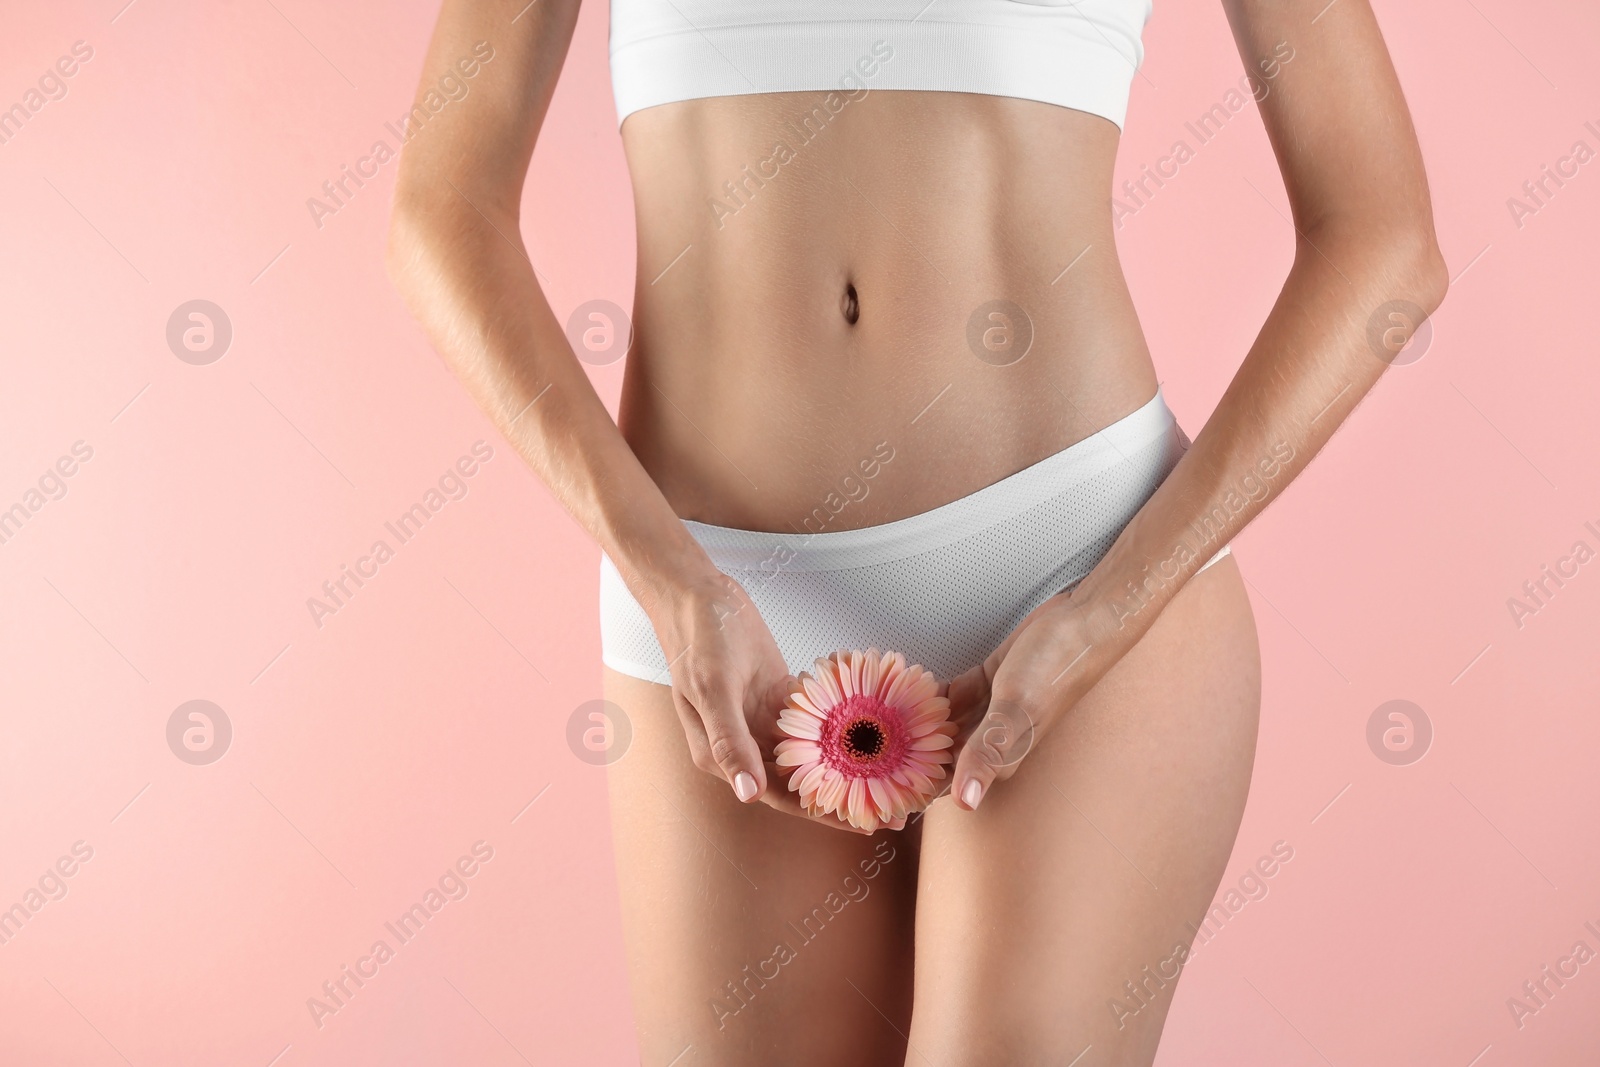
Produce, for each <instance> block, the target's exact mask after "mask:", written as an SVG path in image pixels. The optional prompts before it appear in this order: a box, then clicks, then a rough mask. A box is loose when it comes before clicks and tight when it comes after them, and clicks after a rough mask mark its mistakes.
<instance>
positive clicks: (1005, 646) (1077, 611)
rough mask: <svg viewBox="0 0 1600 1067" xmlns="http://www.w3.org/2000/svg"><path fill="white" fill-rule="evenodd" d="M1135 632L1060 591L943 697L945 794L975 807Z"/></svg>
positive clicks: (1103, 609)
mask: <svg viewBox="0 0 1600 1067" xmlns="http://www.w3.org/2000/svg"><path fill="white" fill-rule="evenodd" d="M1137 640H1138V632H1137V631H1135V630H1134V629H1133V628H1132V627H1124V626H1122V625H1121V624H1120V621H1119V620H1118V619H1117V618H1116V615H1115V613H1114V612H1113V611H1112V610H1111V609H1110V607H1109V605H1105V604H1100V603H1096V602H1094V601H1090V600H1087V599H1085V600H1074V599H1073V595H1072V594H1071V593H1059V594H1057V595H1056V596H1053V597H1051V598H1050V599H1049V600H1047V601H1045V602H1044V603H1043V604H1041V605H1039V607H1037V608H1035V609H1034V610H1033V611H1032V612H1030V613H1029V615H1028V617H1027V618H1025V619H1023V620H1022V622H1021V623H1019V624H1018V625H1017V628H1016V629H1015V630H1013V631H1011V634H1010V636H1008V637H1007V638H1006V639H1005V641H1004V642H1002V643H1001V645H1000V647H999V648H997V649H995V650H994V652H992V653H990V655H989V657H988V658H987V659H985V660H984V661H983V662H982V663H980V664H979V665H978V666H976V667H974V668H972V669H971V670H970V671H967V672H966V673H965V674H962V675H960V676H959V677H957V678H955V679H953V680H952V681H951V682H950V683H949V686H948V688H947V690H946V692H945V695H946V696H948V697H949V698H950V715H951V717H952V718H953V719H955V720H956V721H957V722H958V723H960V724H961V733H960V734H958V735H957V737H956V759H955V767H954V771H953V773H952V774H951V778H950V794H951V796H953V797H954V798H955V801H956V804H957V805H958V806H960V807H962V808H965V809H966V810H968V811H971V810H973V809H974V808H976V807H977V806H978V804H979V803H980V802H981V801H982V800H983V798H984V797H985V796H987V795H988V792H989V787H990V786H991V785H993V784H994V782H996V781H1004V780H1005V779H1007V778H1010V777H1011V776H1012V775H1013V774H1015V773H1016V770H1017V766H1018V764H1019V763H1020V762H1021V761H1022V758H1023V757H1024V756H1026V755H1027V754H1028V753H1029V752H1030V751H1032V749H1033V747H1034V745H1036V744H1038V742H1039V738H1041V737H1043V736H1044V735H1045V734H1046V733H1047V732H1048V731H1049V730H1050V729H1051V727H1053V726H1054V725H1055V724H1056V723H1057V722H1058V721H1060V719H1061V717H1062V716H1063V715H1065V714H1066V713H1067V712H1068V711H1069V710H1071V708H1072V706H1073V705H1074V704H1076V703H1077V702H1078V701H1079V700H1080V699H1082V698H1083V696H1084V694H1086V693H1088V692H1089V690H1090V689H1093V688H1094V686H1095V683H1096V682H1098V681H1099V680H1100V679H1101V678H1102V677H1103V676H1104V675H1105V673H1106V672H1107V671H1109V670H1110V669H1111V667H1112V665H1113V664H1115V663H1116V662H1117V661H1118V660H1119V659H1121V658H1122V656H1123V654H1124V653H1126V652H1127V651H1128V649H1130V648H1132V647H1133V645H1134V643H1135V642H1136V641H1137Z"/></svg>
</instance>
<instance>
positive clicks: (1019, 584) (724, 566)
mask: <svg viewBox="0 0 1600 1067" xmlns="http://www.w3.org/2000/svg"><path fill="white" fill-rule="evenodd" d="M1188 445H1189V441H1188V438H1187V437H1186V436H1185V435H1184V433H1183V431H1182V430H1181V429H1180V428H1179V427H1178V425H1177V422H1176V420H1175V419H1174V418H1173V415H1172V412H1171V410H1170V409H1169V408H1168V407H1167V405H1166V402H1165V400H1164V398H1163V397H1162V395H1161V392H1160V390H1159V389H1158V390H1157V391H1156V395H1155V396H1154V397H1152V398H1151V399H1150V401H1149V402H1147V403H1146V404H1145V405H1143V406H1142V407H1140V408H1139V409H1138V410H1136V411H1134V412H1133V413H1132V414H1130V415H1128V416H1126V417H1125V418H1122V419H1119V420H1118V421H1116V422H1114V423H1112V424H1111V425H1109V426H1107V427H1105V428H1104V429H1102V430H1100V431H1099V432H1098V433H1096V434H1094V435H1093V436H1091V437H1088V438H1086V439H1084V440H1082V441H1079V442H1077V443H1076V444H1073V445H1071V446H1069V447H1068V448H1065V449H1063V450H1062V451H1060V452H1057V453H1056V454H1054V455H1052V456H1049V457H1047V458H1045V459H1044V460H1041V461H1040V462H1038V463H1035V464H1033V465H1032V466H1030V467H1026V468H1024V469H1023V470H1021V471H1018V472H1017V473H1015V474H1013V475H1011V476H1009V477H1007V478H1003V479H1001V480H1000V481H998V482H995V483H994V484H992V485H989V486H986V487H985V488H983V489H980V490H978V491H977V492H975V493H972V494H970V495H968V496H965V497H962V498H960V499H958V500H955V501H952V502H950V503H948V504H945V505H943V506H941V507H937V508H934V509H932V510H930V511H926V512H923V513H921V514H918V515H913V516H910V517H909V518H905V519H900V520H898V521H895V522H890V523H885V524H882V525H879V526H870V527H865V528H860V529H851V530H841V531H836V532H829V533H817V534H812V533H792V534H791V533H765V532H757V531H750V530H738V529H733V528H730V527H723V526H712V525H708V524H705V523H698V522H693V521H686V522H685V526H686V527H687V528H688V530H689V532H690V533H691V535H692V536H694V538H695V540H696V541H698V542H699V543H700V545H701V546H702V547H703V548H704V549H705V550H706V553H707V555H708V556H709V557H710V559H711V561H712V563H713V564H714V565H715V566H716V567H717V568H718V569H719V570H721V571H723V572H724V573H726V574H728V575H729V576H731V577H732V578H734V579H735V580H736V581H738V582H739V583H740V585H742V586H743V587H744V589H745V591H746V592H747V593H748V594H749V596H750V599H751V602H752V603H753V604H754V605H755V607H756V608H757V610H759V611H760V613H761V617H762V619H763V620H764V621H765V622H766V624H767V626H768V628H769V629H770V630H771V631H772V635H773V637H774V639H775V640H776V641H777V644H778V649H779V651H780V652H781V653H782V654H783V657H784V660H785V662H786V663H787V664H788V666H789V669H790V670H791V671H793V672H799V671H801V670H804V669H807V668H809V667H810V666H811V664H812V661H813V660H815V659H816V658H817V657H819V656H824V655H827V654H828V653H829V652H832V651H835V650H837V649H841V648H867V647H874V646H875V647H878V648H881V649H886V650H888V649H893V650H895V651H898V652H901V653H903V654H904V655H905V656H906V657H907V658H908V659H909V660H910V661H911V662H913V663H920V664H921V665H923V666H924V667H927V668H928V669H929V670H931V671H933V672H934V673H935V674H936V675H937V676H939V677H941V678H951V677H954V676H955V675H957V674H959V673H961V672H962V671H965V670H967V669H968V668H970V667H972V666H974V665H976V664H977V663H979V662H981V661H982V660H983V659H984V658H985V657H986V656H987V655H988V654H989V653H990V652H991V651H993V649H994V648H995V647H996V646H998V645H999V644H1000V642H1001V641H1003V640H1004V639H1005V637H1006V635H1007V634H1009V633H1010V632H1011V630H1012V629H1013V628H1015V627H1016V625H1017V624H1018V623H1019V622H1021V621H1022V619H1023V618H1024V617H1025V616H1026V615H1027V614H1028V613H1029V612H1030V611H1032V610H1033V609H1034V608H1035V607H1037V606H1038V605H1039V604H1041V603H1043V602H1044V601H1045V600H1047V599H1049V598H1050V597H1051V596H1054V595H1055V594H1056V593H1058V592H1061V591H1062V590H1064V589H1068V588H1071V587H1072V586H1073V585H1075V584H1076V583H1077V582H1079V581H1080V580H1082V579H1083V577H1084V576H1085V575H1087V574H1088V573H1089V571H1090V570H1091V569H1092V568H1093V567H1094V565H1095V564H1096V563H1097V562H1099V560H1100V557H1101V556H1102V555H1104V554H1105V552H1106V551H1107V550H1108V549H1109V548H1110V547H1111V545H1112V543H1113V542H1114V541H1115V540H1116V538H1117V536H1118V534H1120V533H1121V531H1122V528H1123V527H1124V526H1125V525H1127V523H1128V521H1129V520H1131V519H1132V518H1133V516H1134V515H1135V514H1136V513H1137V512H1138V510H1139V508H1141V507H1142V506H1143V505H1144V502H1145V501H1146V500H1148V499H1149V497H1150V496H1151V494H1153V493H1154V492H1155V490H1156V489H1157V487H1159V486H1160V484H1161V482H1162V481H1163V480H1164V479H1165V478H1166V477H1167V475H1168V474H1169V473H1170V472H1171V470H1172V468H1173V467H1174V466H1176V465H1177V462H1178V460H1179V459H1180V458H1182V456H1183V453H1184V451H1185V450H1186V449H1187V448H1188ZM1219 547H1221V551H1220V552H1218V557H1220V556H1221V554H1222V553H1224V552H1226V551H1227V549H1226V547H1225V546H1219ZM1213 561H1214V560H1213ZM1208 565H1209V564H1208ZM600 626H601V646H602V654H603V659H604V661H605V663H606V665H607V666H609V667H611V668H612V669H614V670H617V671H620V672H622V673H624V674H627V675H630V676H632V677H636V678H643V679H645V680H647V681H654V682H659V683H661V684H670V675H669V671H668V664H667V662H666V658H665V657H664V656H663V654H662V651H661V646H660V644H659V643H658V642H657V640H656V637H655V632H654V629H653V628H652V626H651V624H650V620H649V618H648V616H647V615H646V614H645V612H644V610H643V609H642V608H641V607H640V606H639V604H638V603H637V602H636V601H635V600H634V598H633V597H632V595H631V594H630V593H629V592H628V590H627V588H626V586H625V585H624V584H623V582H622V580H621V577H620V576H619V574H618V572H617V570H616V568H615V567H614V566H613V565H612V563H611V561H610V560H609V559H608V558H606V557H605V556H604V554H602V556H601V563H600Z"/></svg>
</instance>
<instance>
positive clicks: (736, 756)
mask: <svg viewBox="0 0 1600 1067" xmlns="http://www.w3.org/2000/svg"><path fill="white" fill-rule="evenodd" d="M690 702H691V703H692V704H693V705H694V708H695V710H696V711H697V712H699V715H700V722H701V723H702V724H703V725H704V726H705V731H706V745H707V747H708V749H709V752H710V756H711V762H712V763H713V764H714V765H715V766H716V768H717V770H718V772H719V773H721V775H722V777H723V778H724V779H726V780H727V782H728V785H729V786H731V787H732V788H733V795H734V796H736V797H738V798H739V800H740V801H742V802H743V803H745V804H748V803H750V802H751V801H753V800H755V799H756V798H757V797H759V796H760V795H761V794H762V793H763V792H765V791H766V788H767V771H766V768H765V766H764V765H763V764H762V761H761V749H760V747H759V746H758V745H757V744H756V740H755V738H754V737H752V736H750V726H749V724H748V723H747V722H745V717H744V701H743V700H741V699H740V698H739V695H738V693H737V692H736V690H735V688H734V687H733V686H732V685H728V684H724V685H721V686H718V687H717V688H715V689H708V690H702V691H701V692H700V693H698V694H691V695H690Z"/></svg>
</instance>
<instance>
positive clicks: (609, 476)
mask: <svg viewBox="0 0 1600 1067" xmlns="http://www.w3.org/2000/svg"><path fill="white" fill-rule="evenodd" d="M577 16H578V0H540V2H539V3H535V4H529V3H528V0H445V3H444V4H443V7H442V10H441V12H440V15H439V21H438V24H437V26H436V27H435V29H434V35H433V40H432V42H431V44H430V45H429V48H428V55H427V60H426V63H425V66H424V70H423V77H422V82H421V87H420V88H419V90H418V93H417V103H418V105H419V106H421V107H422V108H423V111H422V112H421V113H422V114H424V115H427V114H429V112H428V110H427V103H428V95H429V93H430V92H431V91H432V90H433V88H434V87H435V86H437V85H439V83H440V79H441V78H442V77H446V76H450V75H452V74H453V75H454V76H455V78H456V83H458V84H460V85H465V86H466V87H467V92H466V95H465V96H462V97H459V98H456V99H453V100H452V101H451V102H450V104H449V105H448V106H447V107H444V108H442V109H439V110H438V113H437V114H435V115H432V117H430V118H428V119H427V121H426V122H425V124H423V125H422V127H421V129H420V130H418V131H417V132H416V134H415V135H414V137H413V138H412V139H411V140H410V141H408V142H407V143H406V145H405V149H404V151H403V153H402V156H401V161H400V168H399V175H398V177H397V180H396V187H395V195H394V213H393V218H392V221H391V225H390V231H389V248H388V257H387V265H388V270H389V275H390V277H391V279H392V280H393V281H394V284H395V286H396V288H397V289H399V291H400V293H401V295H402V296H403V297H404V299H405V301H406V303H407V305H408V306H409V307H410V308H411V310H412V312H413V314H415V315H416V316H417V318H418V319H419V320H420V321H421V323H422V325H423V327H424V329H425V330H426V331H427V333H428V335H429V337H430V338H431V339H432V341H433V343H434V346H435V347H436V348H437V349H438V351H439V352H440V353H441V354H442V355H443V356H444V358H445V360H446V362H447V363H448V364H449V365H450V368H451V369H452V370H453V371H454V372H455V374H456V375H457V377H459V378H460V379H461V381H462V382H463V383H464V384H465V385H466V387H467V389H468V391H469V392H470V393H471V394H472V396H473V398H474V399H475V400H476V401H477V402H478V404H479V405H480V406H481V407H482V408H483V410H484V411H485V412H487V413H488V415H489V417H490V418H491V419H493V420H494V423H495V425H496V426H497V427H499V429H500V432H501V433H503V434H504V435H505V436H506V438H507V440H509V441H510V442H511V443H512V445H513V446H514V447H515V448H516V449H517V451H518V452H520V453H521V454H522V456H523V458H524V459H525V460H527V462H528V464H529V465H530V466H531V467H533V469H534V470H535V471H536V472H537V473H538V475H539V477H540V478H542V479H543V480H544V483H545V484H546V485H547V486H549V488H550V490H551V492H553V493H554V494H555V496H556V498H557V499H558V500H559V501H560V502H561V504H562V505H563V506H564V507H565V508H566V509H567V511H568V512H570V513H571V514H572V516H573V517H574V518H575V519H576V520H577V521H578V522H579V523H580V524H581V525H582V526H583V528H584V529H585V530H587V531H588V532H589V534H590V535H591V536H592V537H593V538H594V539H595V540H596V541H597V542H599V544H600V547H601V548H602V549H604V551H605V552H606V554H607V555H608V556H610V557H611V560H612V562H614V563H615V564H616V566H617V570H618V572H619V573H620V574H621V575H622V578H623V580H624V581H625V582H626V583H627V586H628V588H629V590H630V591H631V592H632V593H633V595H634V597H635V598H636V599H637V600H638V601H639V603H640V604H641V605H642V606H643V607H644V608H645V610H646V612H647V613H649V615H650V618H651V621H652V622H653V623H654V624H655V627H656V632H657V635H658V636H659V637H660V638H661V640H662V644H663V646H664V647H665V649H666V652H667V656H668V659H669V660H672V661H674V662H673V663H672V674H673V679H674V683H675V684H674V686H673V691H674V698H675V699H674V703H675V704H676V705H677V706H678V711H679V715H680V717H681V718H682V719H683V722H684V727H685V730H686V732H687V733H688V737H689V747H690V750H691V752H692V753H693V754H694V757H695V763H696V765H697V766H699V767H700V768H701V769H702V770H706V771H708V772H711V773H713V774H718V775H720V776H721V777H723V778H725V779H726V780H727V781H728V783H729V784H730V785H731V786H733V787H734V790H735V792H736V793H737V794H738V795H739V797H740V799H742V800H745V801H750V800H753V799H755V797H756V796H758V795H760V794H762V793H763V792H765V790H766V782H767V775H766V771H765V769H764V766H763V763H762V756H761V750H760V749H759V748H758V746H757V744H756V742H755V740H754V739H753V738H752V736H751V732H750V728H749V719H750V718H752V717H754V715H755V713H756V711H757V710H758V709H759V708H761V707H763V706H765V705H768V704H770V705H772V706H776V704H777V703H781V702H782V699H783V692H784V679H785V678H786V677H787V674H788V671H787V668H786V667H785V666H784V664H783V660H782V658H781V656H779V654H778V651H777V646H776V643H775V642H773V640H772V637H771V635H770V633H768V632H767V631H766V628H765V625H764V624H763V623H762V622H761V621H760V618H759V615H758V614H757V613H756V612H755V611H754V610H750V611H736V610H735V611H732V612H731V615H730V607H729V605H732V606H733V607H735V608H737V607H743V606H744V604H745V602H744V600H743V596H744V594H743V590H742V589H740V588H739V587H738V585H737V584H736V583H734V582H733V581H732V580H731V579H728V578H726V577H725V576H724V575H722V574H721V573H720V572H719V571H717V570H716V568H715V567H714V566H713V565H712V564H711V561H710V560H709V559H708V558H707V557H706V554H705V552H704V551H703V550H702V549H701V548H700V546H699V545H698V544H697V543H696V542H695V541H694V539H693V538H692V537H690V536H689V534H688V531H687V530H686V529H685V527H684V525H683V523H682V521H681V520H680V519H679V518H678V517H677V516H676V515H675V514H674V513H673V511H672V509H671V507H670V506H669V505H668V504H667V501H666V500H665V498H664V497H663V496H662V494H661V491H660V490H659V489H658V488H657V487H656V485H655V483H654V482H653V481H652V480H651V478H650V476H649V475H648V474H647V473H646V472H645V470H644V468H643V467H642V466H640V464H639V461H638V459H637V458H636V457H635V456H634V454H633V452H632V450H631V449H630V448H629V447H628V445H627V442H625V441H624V440H623V438H622V435H621V434H620V433H619V432H618V430H617V427H616V424H615V423H614V422H613V421H612V419H611V416H610V414H609V413H608V412H607V411H606V409H605V406H604V405H603V404H602V403H601V402H600V399H599V397H598V396H597V395H596V394H595V391H594V389H593V387H592V386H591V385H590V383H589V380H588V377H587V376H586V375H585V374H584V371H583V368H582V367H581V366H580V365H579V363H578V360H577V358H576V357H575V356H574V354H573V352H572V349H571V346H570V345H569V344H568V342H567V338H566V336H565V333H564V332H563V330H562V328H561V325H560V323H558V322H557V321H556V318H555V315H554V313H553V312H552V311H551V309H550V305H549V303H548V302H547V301H546V299H545V297H544V294H543V293H542V292H541V291H540V289H539V285H538V281H537V279H536V278H535V275H534V270H533V265H532V263H531V261H530V260H529V258H528V254H527V251H526V250H525V249H524V247H523V243H522V235H521V231H520V225H519V214H520V210H519V208H520V201H521V196H522V186H523V180H524V178H525V177H526V175H527V171H528V163H529V159H530V157H531V156H532V154H533V146H534V140H535V138H536V137H537V135H538V131H539V127H540V125H541V123H542V122H543V121H544V115H545V111H546V109H547V108H548V107H549V104H550V97H551V94H552V93H553V92H554V90H555V85H556V79H557V76H558V75H559V74H560V72H561V64H562V61H563V59H564V58H565V55H566V52H567V48H568V46H569V44H570V43H571V40H572V31H573V26H574V24H575V23H576V21H577ZM485 54H487V55H488V56H489V57H490V58H489V59H488V61H487V62H482V57H483V56H484V55H485ZM463 60H466V61H469V65H468V66H458V63H459V62H461V61H463ZM473 60H477V61H478V69H477V71H476V73H474V74H473V76H472V77H471V78H470V79H468V78H467V77H466V76H465V71H466V70H468V69H471V65H470V61H473ZM455 91H459V89H456V90H455ZM438 99H439V97H438V95H437V94H435V95H434V101H433V102H434V103H435V104H436V105H437V101H438ZM728 617H731V618H732V619H733V622H732V624H730V625H724V621H723V620H724V618H728ZM679 683H681V684H679ZM775 792H776V791H775ZM779 799H782V798H779ZM769 802H772V801H769ZM775 806H783V805H782V804H778V803H775Z"/></svg>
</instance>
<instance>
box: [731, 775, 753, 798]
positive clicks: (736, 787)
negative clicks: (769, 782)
mask: <svg viewBox="0 0 1600 1067" xmlns="http://www.w3.org/2000/svg"><path fill="white" fill-rule="evenodd" d="M733 791H734V792H735V793H736V794H738V796H739V799H740V800H744V801H748V800H750V799H752V798H753V797H754V796H755V795H756V792H757V790H756V780H755V778H754V777H753V776H752V775H751V774H750V772H749V771H740V772H739V773H738V774H736V775H734V776H733Z"/></svg>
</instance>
